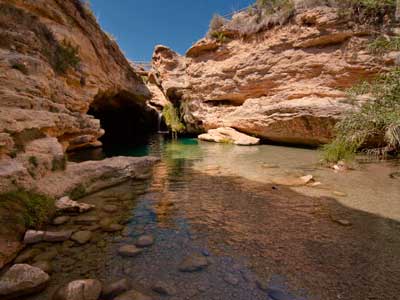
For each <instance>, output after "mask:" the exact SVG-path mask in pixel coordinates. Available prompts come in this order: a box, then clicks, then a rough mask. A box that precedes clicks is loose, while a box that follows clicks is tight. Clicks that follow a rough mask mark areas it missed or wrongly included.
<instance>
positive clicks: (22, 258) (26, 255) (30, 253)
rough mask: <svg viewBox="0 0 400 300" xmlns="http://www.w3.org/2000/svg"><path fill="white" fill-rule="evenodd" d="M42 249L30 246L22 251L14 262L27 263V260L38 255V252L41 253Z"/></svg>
mask: <svg viewBox="0 0 400 300" xmlns="http://www.w3.org/2000/svg"><path fill="white" fill-rule="evenodd" d="M40 252H41V250H40V249H34V248H30V249H26V250H24V251H22V252H21V253H20V254H19V255H18V256H17V258H16V259H15V260H14V263H16V264H22V263H25V262H27V261H30V260H32V259H33V258H34V257H35V256H37V255H38V254H40Z"/></svg>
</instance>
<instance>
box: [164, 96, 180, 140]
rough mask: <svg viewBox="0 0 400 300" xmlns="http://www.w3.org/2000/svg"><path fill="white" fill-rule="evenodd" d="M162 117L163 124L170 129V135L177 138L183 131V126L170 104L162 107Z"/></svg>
mask: <svg viewBox="0 0 400 300" xmlns="http://www.w3.org/2000/svg"><path fill="white" fill-rule="evenodd" d="M162 115H163V117H164V119H165V123H166V124H167V126H168V127H169V128H170V129H171V131H172V135H173V136H174V137H176V136H177V134H178V133H181V132H183V131H184V130H185V125H184V124H183V123H182V122H181V120H180V118H179V115H178V111H177V109H176V108H175V107H174V106H173V105H172V104H167V105H165V106H164V108H163V111H162Z"/></svg>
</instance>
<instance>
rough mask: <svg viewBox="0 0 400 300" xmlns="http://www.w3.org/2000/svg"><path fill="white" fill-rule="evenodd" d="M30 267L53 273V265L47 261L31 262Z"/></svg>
mask: <svg viewBox="0 0 400 300" xmlns="http://www.w3.org/2000/svg"><path fill="white" fill-rule="evenodd" d="M32 267H35V268H39V269H41V270H42V271H43V272H45V273H47V274H51V273H53V266H52V264H51V262H49V261H38V262H35V263H33V264H32Z"/></svg>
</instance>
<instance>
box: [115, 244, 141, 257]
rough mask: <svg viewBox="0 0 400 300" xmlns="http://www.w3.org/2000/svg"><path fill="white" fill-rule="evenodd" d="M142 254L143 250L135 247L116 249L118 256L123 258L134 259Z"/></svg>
mask: <svg viewBox="0 0 400 300" xmlns="http://www.w3.org/2000/svg"><path fill="white" fill-rule="evenodd" d="M142 252H143V250H142V249H139V248H137V247H136V246H135V245H124V246H121V247H120V248H119V249H118V254H119V255H121V256H124V257H134V256H137V255H139V254H140V253H142Z"/></svg>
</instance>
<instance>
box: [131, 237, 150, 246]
mask: <svg viewBox="0 0 400 300" xmlns="http://www.w3.org/2000/svg"><path fill="white" fill-rule="evenodd" d="M153 244H154V237H152V236H151V235H142V236H140V237H139V239H138V240H137V241H136V243H135V245H136V246H138V247H149V246H151V245H153Z"/></svg>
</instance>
